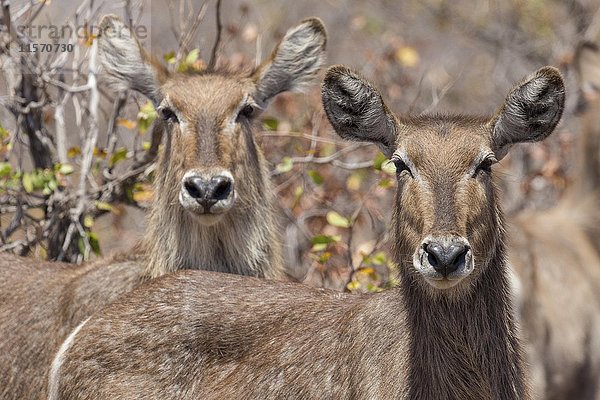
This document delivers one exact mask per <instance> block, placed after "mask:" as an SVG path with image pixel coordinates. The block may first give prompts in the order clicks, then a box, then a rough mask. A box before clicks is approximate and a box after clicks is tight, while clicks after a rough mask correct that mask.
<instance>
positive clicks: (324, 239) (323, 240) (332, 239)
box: [310, 235, 342, 244]
mask: <svg viewBox="0 0 600 400" xmlns="http://www.w3.org/2000/svg"><path fill="white" fill-rule="evenodd" d="M340 240H342V238H341V236H339V235H333V236H331V235H316V236H313V237H312V239H311V240H310V242H311V243H312V244H330V243H336V242H339V241H340Z"/></svg>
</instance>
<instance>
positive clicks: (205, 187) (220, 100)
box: [0, 16, 326, 399]
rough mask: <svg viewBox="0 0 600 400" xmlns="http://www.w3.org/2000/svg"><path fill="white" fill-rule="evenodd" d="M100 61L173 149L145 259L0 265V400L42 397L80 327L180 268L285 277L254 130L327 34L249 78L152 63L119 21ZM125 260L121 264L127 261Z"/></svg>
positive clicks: (311, 63) (301, 38) (310, 29)
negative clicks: (63, 348) (147, 106)
mask: <svg viewBox="0 0 600 400" xmlns="http://www.w3.org/2000/svg"><path fill="white" fill-rule="evenodd" d="M100 30H101V36H100V37H99V38H98V41H99V43H98V48H99V54H98V57H99V59H100V60H101V64H102V67H103V68H104V72H105V76H106V77H107V78H108V81H109V82H110V83H111V84H112V85H113V86H117V87H120V88H123V89H124V88H129V89H133V90H136V91H139V92H141V93H143V94H144V95H146V96H148V97H149V98H150V99H151V100H152V101H153V102H154V104H155V106H156V107H157V109H158V110H159V111H160V114H161V115H162V117H163V119H164V121H163V122H162V123H163V124H164V125H165V129H166V132H165V135H164V136H165V143H164V149H163V151H162V154H161V155H160V159H159V161H158V164H157V167H156V182H155V187H154V192H155V202H154V206H153V209H152V211H151V213H150V218H149V221H148V231H147V233H146V235H145V238H144V240H143V243H142V245H141V246H140V248H138V249H137V254H139V256H138V257H137V258H135V257H126V258H129V261H128V262H123V260H120V259H119V258H116V259H111V260H105V261H101V262H98V263H95V264H92V265H84V266H79V267H77V266H66V265H59V264H47V263H38V262H35V261H32V260H25V259H20V258H15V257H9V256H3V257H2V258H0V398H2V399H35V398H44V397H45V392H46V385H47V382H48V376H47V373H48V371H49V368H50V364H51V362H52V357H53V355H54V354H55V353H56V351H57V350H58V347H59V346H60V343H62V341H63V340H64V338H65V337H66V336H67V335H68V334H69V332H70V331H71V330H72V329H73V328H74V327H75V326H77V325H78V324H79V323H80V322H81V321H82V320H83V319H85V318H86V317H88V316H89V315H91V314H92V313H93V312H95V311H97V310H99V309H100V308H102V307H103V306H105V305H106V304H108V303H110V302H111V301H113V300H114V299H115V298H117V297H118V296H120V295H122V294H123V293H125V292H128V291H130V290H131V289H133V288H134V287H135V286H137V285H138V284H140V283H141V282H143V281H145V280H148V279H150V278H154V277H157V276H160V275H163V274H166V273H169V272H172V271H176V270H179V269H183V268H192V269H208V270H214V271H220V272H229V273H236V274H244V275H252V276H256V277H267V278H278V277H281V275H282V273H283V268H282V265H281V260H280V254H279V253H280V249H279V235H278V232H277V229H276V225H275V216H274V205H273V201H274V194H273V190H272V187H271V185H270V182H269V179H268V173H267V166H266V162H265V159H264V157H263V154H262V153H261V151H260V150H259V148H258V147H257V146H256V144H255V141H254V138H253V135H252V125H253V120H254V118H255V117H256V116H257V115H258V114H259V113H260V111H261V110H263V109H264V108H265V107H266V105H267V103H268V102H269V100H270V99H271V98H273V97H274V96H275V95H277V94H278V93H280V92H283V91H286V90H291V89H295V88H298V87H301V86H302V85H304V84H306V83H309V82H310V80H311V79H313V78H314V77H315V76H316V74H317V72H318V70H319V68H320V66H321V64H322V62H323V56H324V48H325V42H326V35H325V30H324V27H323V25H322V24H321V22H320V21H319V20H317V19H307V20H305V21H304V22H302V23H301V24H300V25H298V26H297V27H295V28H293V29H291V30H289V31H288V32H287V33H286V35H285V36H284V37H283V39H282V40H281V42H280V43H279V44H278V45H277V47H276V48H275V50H274V51H273V53H272V55H271V56H270V57H269V58H268V59H267V60H266V61H265V62H264V63H263V64H262V65H261V66H260V67H258V68H257V69H256V70H254V71H249V72H248V73H228V72H225V71H223V72H219V71H217V72H206V73H201V74H192V75H190V74H174V75H170V74H168V73H167V70H166V69H164V68H162V67H160V66H159V65H158V64H156V63H154V62H152V61H151V60H150V58H149V57H148V56H147V55H146V54H145V53H144V52H143V51H142V50H141V48H140V46H139V44H138V42H137V41H136V39H135V38H134V37H133V36H131V33H130V32H129V31H128V30H127V28H126V27H125V25H124V24H123V23H122V22H121V21H120V20H118V19H117V18H116V17H112V16H108V17H105V18H104V19H103V20H102V22H101V24H100ZM122 258H123V257H122Z"/></svg>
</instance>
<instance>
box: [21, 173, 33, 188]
mask: <svg viewBox="0 0 600 400" xmlns="http://www.w3.org/2000/svg"><path fill="white" fill-rule="evenodd" d="M22 182H23V189H25V191H26V192H27V193H31V192H33V177H32V176H31V174H30V173H25V174H23V179H22Z"/></svg>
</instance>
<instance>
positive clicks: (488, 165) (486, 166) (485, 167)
mask: <svg viewBox="0 0 600 400" xmlns="http://www.w3.org/2000/svg"><path fill="white" fill-rule="evenodd" d="M495 163H496V160H495V159H493V158H486V159H485V160H483V161H482V162H480V163H479V165H478V166H477V168H476V169H475V173H474V174H473V177H474V178H475V177H477V176H478V175H479V174H482V173H483V174H491V173H492V165H494V164H495Z"/></svg>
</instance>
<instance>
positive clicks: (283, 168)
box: [275, 157, 294, 173]
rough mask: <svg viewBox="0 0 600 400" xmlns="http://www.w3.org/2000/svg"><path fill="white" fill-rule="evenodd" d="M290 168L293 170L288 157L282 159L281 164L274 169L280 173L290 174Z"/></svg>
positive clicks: (292, 164)
mask: <svg viewBox="0 0 600 400" xmlns="http://www.w3.org/2000/svg"><path fill="white" fill-rule="evenodd" d="M292 168H294V163H293V162H292V159H291V158H290V157H283V159H282V160H281V162H280V163H279V164H277V167H275V169H276V170H277V171H278V172H281V173H285V172H290V171H291V170H292Z"/></svg>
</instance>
